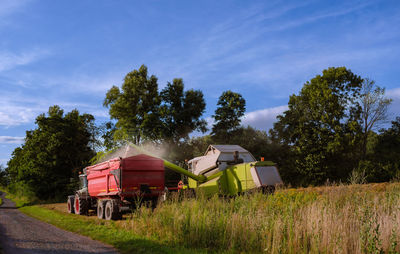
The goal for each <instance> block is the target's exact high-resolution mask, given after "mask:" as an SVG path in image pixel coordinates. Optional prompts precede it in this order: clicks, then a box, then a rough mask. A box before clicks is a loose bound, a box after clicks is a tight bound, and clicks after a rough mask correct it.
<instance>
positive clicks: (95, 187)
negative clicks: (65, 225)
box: [68, 154, 165, 220]
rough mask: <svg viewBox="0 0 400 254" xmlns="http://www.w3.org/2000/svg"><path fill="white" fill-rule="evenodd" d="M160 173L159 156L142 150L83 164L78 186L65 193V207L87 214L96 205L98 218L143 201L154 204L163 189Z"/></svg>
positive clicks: (115, 216)
mask: <svg viewBox="0 0 400 254" xmlns="http://www.w3.org/2000/svg"><path fill="white" fill-rule="evenodd" d="M164 174H165V172H164V162H163V160H161V159H158V158H156V157H152V156H149V155H145V154H139V155H136V156H131V157H127V158H114V159H111V160H108V161H105V162H102V163H99V164H96V165H93V166H89V167H86V168H85V169H84V174H83V175H80V179H81V189H80V190H78V191H76V194H75V195H74V196H69V197H68V211H69V212H70V213H76V214H87V213H88V210H89V209H96V210H97V216H98V217H99V218H101V219H102V218H105V219H107V220H110V219H118V218H120V217H121V214H122V212H123V211H124V210H128V209H131V208H134V207H136V206H137V205H138V204H139V203H141V202H143V201H151V202H152V204H153V205H155V204H156V203H157V200H158V198H159V197H160V196H161V195H163V194H164V193H165V183H164V182H165V180H164Z"/></svg>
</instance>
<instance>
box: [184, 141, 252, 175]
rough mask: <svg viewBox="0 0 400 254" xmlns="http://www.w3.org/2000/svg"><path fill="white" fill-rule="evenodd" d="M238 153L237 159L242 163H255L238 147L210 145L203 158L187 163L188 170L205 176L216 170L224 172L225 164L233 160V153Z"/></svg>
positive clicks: (244, 150) (249, 154) (246, 152)
mask: <svg viewBox="0 0 400 254" xmlns="http://www.w3.org/2000/svg"><path fill="white" fill-rule="evenodd" d="M236 151H237V152H239V159H242V160H243V162H252V161H255V158H254V157H253V155H252V154H251V153H250V152H249V151H247V150H246V149H244V148H243V147H241V146H238V145H210V146H209V147H208V149H207V151H206V152H205V154H204V156H201V157H196V158H194V159H192V160H190V161H189V170H190V171H191V172H192V173H194V174H196V175H199V174H205V173H207V172H209V171H210V170H213V169H216V168H218V169H219V170H224V169H225V168H226V167H227V162H229V161H233V160H234V156H233V154H234V152H236Z"/></svg>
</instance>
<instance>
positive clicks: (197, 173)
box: [142, 145, 282, 196]
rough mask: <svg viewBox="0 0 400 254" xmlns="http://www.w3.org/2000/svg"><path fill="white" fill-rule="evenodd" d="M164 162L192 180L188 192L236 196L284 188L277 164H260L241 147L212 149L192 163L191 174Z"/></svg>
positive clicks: (223, 146)
mask: <svg viewBox="0 0 400 254" xmlns="http://www.w3.org/2000/svg"><path fill="white" fill-rule="evenodd" d="M142 151H143V152H145V151H144V150H142ZM147 154H149V155H151V154H150V153H147ZM262 160H263V159H262ZM163 161H164V166H165V167H166V168H168V169H170V170H173V171H175V172H177V173H180V174H183V175H185V176H187V177H188V185H186V186H185V187H184V188H188V189H192V190H194V191H196V192H199V191H200V192H202V193H204V194H205V195H207V196H209V195H214V194H221V195H231V196H232V195H237V194H240V193H244V192H248V191H251V190H256V189H261V190H263V191H266V192H270V191H273V190H274V188H275V186H277V185H280V184H282V179H281V177H280V175H279V172H278V168H277V165H276V164H275V163H274V162H271V161H257V160H256V159H255V158H254V156H253V155H252V154H251V153H250V152H249V151H247V150H246V149H244V148H242V147H241V146H238V145H210V146H209V147H208V148H207V151H206V152H205V154H204V155H203V156H200V157H196V158H193V159H191V160H189V161H188V170H186V169H184V168H182V167H179V166H178V165H176V164H173V163H171V162H169V161H167V160H164V159H163Z"/></svg>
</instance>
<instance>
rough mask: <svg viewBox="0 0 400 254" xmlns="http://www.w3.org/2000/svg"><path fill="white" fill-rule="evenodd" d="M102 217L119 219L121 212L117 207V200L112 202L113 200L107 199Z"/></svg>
mask: <svg viewBox="0 0 400 254" xmlns="http://www.w3.org/2000/svg"><path fill="white" fill-rule="evenodd" d="M104 217H105V219H106V220H118V219H121V213H120V212H119V207H118V203H117V202H114V201H113V200H109V201H107V203H106V208H105V213H104Z"/></svg>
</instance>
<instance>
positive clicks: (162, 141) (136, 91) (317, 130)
mask: <svg viewBox="0 0 400 254" xmlns="http://www.w3.org/2000/svg"><path fill="white" fill-rule="evenodd" d="M158 88H159V84H158V79H157V77H156V76H155V75H149V74H148V69H147V67H146V66H144V65H142V66H141V67H140V68H139V69H137V70H133V71H132V72H129V73H128V74H127V75H126V76H125V78H124V80H123V83H122V84H121V85H120V86H113V87H112V88H110V89H109V90H108V91H107V93H106V95H105V99H104V102H103V106H104V107H106V108H108V110H109V115H110V121H108V122H106V123H103V124H101V125H99V126H96V125H95V123H94V117H93V116H92V115H90V114H80V113H79V112H78V111H77V110H73V111H71V112H69V113H67V114H64V112H63V110H62V109H61V108H60V107H58V106H52V107H50V108H49V111H48V113H47V114H41V115H39V116H38V117H37V118H36V125H37V127H36V129H34V130H30V131H27V132H26V137H25V143H24V144H23V145H21V146H20V147H18V148H16V149H15V150H14V152H13V153H12V157H11V159H10V160H9V161H8V163H7V167H6V168H5V170H0V181H1V182H0V184H3V185H8V187H9V189H10V191H13V192H19V191H24V192H29V193H31V194H32V195H34V196H36V197H38V198H41V199H52V198H53V199H54V198H58V197H61V198H64V197H65V195H66V194H67V193H68V192H71V191H72V190H73V189H74V188H76V181H74V179H77V176H78V174H79V171H80V170H81V169H82V168H84V167H85V166H87V165H89V164H90V161H91V160H92V158H93V157H94V156H95V155H96V152H99V151H102V150H111V149H115V148H116V147H120V146H121V145H123V144H125V143H127V142H132V143H135V144H144V143H151V144H153V145H156V146H157V145H163V146H165V147H168V153H167V155H166V157H167V158H166V159H169V160H171V161H173V162H175V163H179V162H183V161H184V160H185V159H190V158H193V157H195V156H199V155H202V154H203V153H204V151H205V149H206V148H207V146H208V145H209V144H238V145H241V146H242V147H244V148H245V149H247V150H249V151H250V152H251V153H253V155H254V156H255V157H256V158H260V157H264V158H265V159H266V160H271V161H274V162H276V163H277V164H278V166H279V169H280V173H281V175H282V178H283V180H284V182H285V183H287V184H291V185H294V186H299V185H302V186H307V185H318V184H323V183H324V182H326V181H327V180H329V181H343V182H345V181H348V180H349V179H351V180H352V181H358V182H365V181H370V182H380V181H389V180H391V179H394V178H397V177H398V176H399V175H398V172H399V162H400V159H399V158H400V157H399V155H400V118H397V119H396V121H394V122H392V125H391V127H389V128H387V129H380V130H379V131H377V130H378V129H379V125H380V124H382V123H385V121H386V120H387V109H388V106H389V105H390V103H391V100H390V99H388V98H387V97H386V96H385V89H384V88H381V87H379V86H377V85H376V84H375V82H374V81H372V80H369V79H366V78H361V77H360V76H358V75H356V74H354V73H352V72H351V70H349V69H347V68H345V67H338V68H333V67H332V68H328V69H326V70H323V72H322V74H320V75H317V76H315V77H314V78H313V79H311V80H310V81H307V82H306V83H305V84H304V85H303V88H302V89H301V91H300V92H299V93H298V94H297V95H295V94H293V95H291V96H290V98H289V103H288V110H287V111H285V112H283V114H281V115H279V116H278V117H277V121H276V122H275V123H274V126H273V128H272V129H271V130H270V131H269V133H267V132H266V131H263V130H257V129H254V128H253V127H251V126H242V125H241V119H242V117H243V116H244V114H245V110H246V101H245V99H244V98H243V97H242V96H241V95H240V94H239V93H235V92H233V91H224V92H223V93H222V94H221V96H220V97H219V99H218V102H217V109H216V110H215V113H214V115H213V116H212V118H213V120H214V122H213V124H212V127H211V129H210V130H208V129H207V122H206V120H205V119H204V118H202V116H203V114H204V112H205V108H206V103H205V101H204V95H203V93H202V91H200V90H193V89H189V90H185V86H184V82H183V80H182V79H179V78H175V79H173V80H172V82H168V83H167V84H166V86H165V87H164V88H163V89H162V90H161V91H159V89H158ZM194 131H197V132H198V133H203V135H202V136H197V137H190V134H191V133H193V132H194ZM207 131H210V132H209V134H207V135H204V133H206V132H207Z"/></svg>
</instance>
